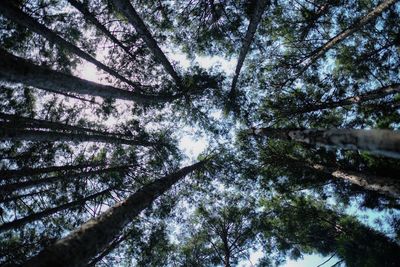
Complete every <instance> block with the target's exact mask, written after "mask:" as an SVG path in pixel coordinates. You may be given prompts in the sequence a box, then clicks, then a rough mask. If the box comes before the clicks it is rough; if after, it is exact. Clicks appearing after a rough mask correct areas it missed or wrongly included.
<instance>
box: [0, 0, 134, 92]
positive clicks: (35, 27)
mask: <svg viewBox="0 0 400 267" xmlns="http://www.w3.org/2000/svg"><path fill="white" fill-rule="evenodd" d="M16 4H17V3H13V1H11V0H5V1H2V3H1V5H0V12H1V14H2V15H4V16H5V17H6V18H8V19H10V20H12V21H13V22H16V23H18V24H20V25H22V26H25V27H27V28H28V29H30V30H32V31H34V32H36V33H37V34H39V35H41V36H43V37H45V38H46V39H47V40H48V41H49V42H51V43H54V44H57V45H58V46H60V47H63V48H64V49H67V50H69V51H71V52H72V53H74V54H76V55H77V56H79V57H81V58H83V59H85V60H86V61H88V62H90V63H92V64H94V65H95V66H96V67H98V68H99V69H102V70H103V71H105V72H107V73H109V74H111V75H112V76H114V77H115V78H117V79H119V80H121V81H123V82H125V83H127V84H129V85H130V86H132V87H133V88H135V89H137V90H142V89H141V88H140V87H141V85H140V84H139V83H137V82H132V81H130V80H128V79H127V78H125V77H123V76H121V75H120V74H118V73H117V72H116V71H115V70H113V69H111V68H110V67H107V66H106V65H104V64H103V63H101V62H99V61H98V60H96V59H95V58H94V57H92V56H91V55H89V54H88V53H86V52H84V51H83V50H82V49H80V48H79V47H77V46H75V45H74V44H72V43H71V42H69V41H67V40H65V39H63V38H61V37H60V36H59V35H58V34H56V33H55V32H53V31H52V30H50V29H48V28H47V27H45V26H44V25H42V24H40V23H39V22H37V21H36V20H35V19H33V18H32V17H30V16H29V15H27V14H25V13H24V12H22V11H21V10H20V9H19V8H18V7H17V6H16Z"/></svg>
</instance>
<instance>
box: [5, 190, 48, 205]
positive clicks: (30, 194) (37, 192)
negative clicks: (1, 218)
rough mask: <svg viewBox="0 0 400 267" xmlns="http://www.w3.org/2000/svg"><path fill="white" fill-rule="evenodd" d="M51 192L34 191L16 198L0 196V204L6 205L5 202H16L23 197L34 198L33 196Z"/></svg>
mask: <svg viewBox="0 0 400 267" xmlns="http://www.w3.org/2000/svg"><path fill="white" fill-rule="evenodd" d="M50 191H52V189H46V190H41V191H34V192H31V193H27V194H22V195H16V196H8V197H5V196H1V195H0V204H1V203H6V202H11V201H16V200H19V199H22V198H25V197H31V196H35V195H39V194H43V193H47V192H50Z"/></svg>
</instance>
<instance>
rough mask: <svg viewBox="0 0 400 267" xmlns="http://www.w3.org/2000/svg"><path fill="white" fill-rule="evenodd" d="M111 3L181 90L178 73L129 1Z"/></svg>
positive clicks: (114, 0) (117, 0)
mask: <svg viewBox="0 0 400 267" xmlns="http://www.w3.org/2000/svg"><path fill="white" fill-rule="evenodd" d="M113 3H114V6H115V7H116V8H117V10H118V11H119V12H120V13H122V14H123V15H124V16H125V17H126V18H127V19H128V21H129V22H130V23H131V24H132V25H133V27H135V29H136V31H137V32H138V33H139V34H140V36H141V37H142V39H143V41H144V42H145V43H146V45H147V46H148V48H149V49H150V51H151V52H152V53H153V56H154V57H155V58H156V60H157V61H158V62H159V63H161V65H163V67H164V68H165V70H166V71H167V72H168V74H169V75H171V77H172V78H173V79H174V81H175V83H176V84H177V85H178V86H179V87H181V88H183V86H182V80H181V78H180V77H179V75H178V73H176V71H175V70H174V67H173V66H172V64H171V62H169V60H168V58H167V57H166V56H165V54H164V52H163V51H162V50H161V48H160V47H159V46H158V44H157V41H156V40H155V39H154V38H153V36H152V35H151V33H150V31H149V30H148V29H147V26H146V25H145V24H144V22H143V20H142V19H141V18H140V16H139V14H138V13H137V12H136V10H135V9H134V8H133V6H132V5H131V3H130V2H129V0H113Z"/></svg>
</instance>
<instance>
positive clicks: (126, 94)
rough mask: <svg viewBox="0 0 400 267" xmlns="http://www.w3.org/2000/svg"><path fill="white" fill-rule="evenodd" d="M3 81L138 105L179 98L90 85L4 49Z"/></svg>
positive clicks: (1, 54) (0, 54) (0, 73)
mask: <svg viewBox="0 0 400 267" xmlns="http://www.w3.org/2000/svg"><path fill="white" fill-rule="evenodd" d="M0 58H1V60H0V79H1V80H4V81H8V82H14V83H23V84H25V85H29V86H33V87H36V88H39V89H42V90H46V91H50V92H52V93H53V92H62V93H76V94H86V95H91V96H99V97H103V98H112V99H122V100H129V101H135V102H137V103H160V102H169V101H172V100H174V99H176V98H178V97H179V96H173V95H146V94H140V93H135V92H131V91H128V90H122V89H119V88H116V87H113V86H109V85H103V84H99V83H95V82H91V81H87V80H84V79H81V78H78V77H75V76H72V75H69V74H65V73H62V72H59V71H54V70H51V69H49V68H46V67H43V66H38V65H35V64H33V63H31V62H29V61H27V60H25V59H22V58H20V57H16V56H14V55H12V54H10V53H8V52H7V51H5V50H3V49H1V48H0Z"/></svg>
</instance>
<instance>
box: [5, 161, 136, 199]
mask: <svg viewBox="0 0 400 267" xmlns="http://www.w3.org/2000/svg"><path fill="white" fill-rule="evenodd" d="M129 167H130V165H123V166H116V167H110V168H107V169H101V170H94V171H86V172H79V173H68V174H64V175H57V176H51V177H46V178H41V179H36V180H28V181H24V182H17V183H10V184H5V185H1V186H0V193H2V194H10V193H12V192H14V191H17V190H22V189H26V188H31V187H38V186H42V185H47V184H51V183H54V182H57V181H60V180H63V179H70V178H76V177H80V176H84V177H87V176H89V175H95V174H103V173H108V172H113V171H117V172H124V171H126V170H127V169H128V168H129Z"/></svg>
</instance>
